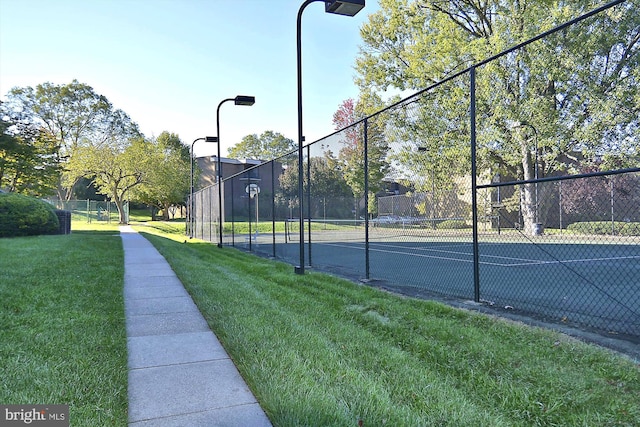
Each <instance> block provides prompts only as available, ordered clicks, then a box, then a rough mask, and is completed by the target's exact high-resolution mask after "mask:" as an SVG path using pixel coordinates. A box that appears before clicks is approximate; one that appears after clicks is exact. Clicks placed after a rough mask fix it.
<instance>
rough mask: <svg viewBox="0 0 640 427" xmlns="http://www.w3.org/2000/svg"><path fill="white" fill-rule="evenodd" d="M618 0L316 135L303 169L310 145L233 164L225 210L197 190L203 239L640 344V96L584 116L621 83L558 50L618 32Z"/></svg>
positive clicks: (624, 73)
mask: <svg viewBox="0 0 640 427" xmlns="http://www.w3.org/2000/svg"><path fill="white" fill-rule="evenodd" d="M614 3H615V4H614ZM614 3H612V4H610V5H608V6H606V7H603V8H601V10H599V11H597V13H592V14H588V15H586V16H585V17H581V18H580V19H577V20H574V21H572V22H570V23H568V24H567V25H563V26H561V27H558V28H557V29H556V30H553V31H549V32H547V33H545V34H543V35H541V36H540V37H536V38H534V39H532V40H530V41H528V42H526V43H523V44H520V45H518V46H516V47H515V48H513V49H510V50H508V51H505V52H504V53H502V54H500V55H496V56H495V57H492V58H490V59H489V60H487V61H483V62H480V63H478V64H476V65H474V66H472V67H471V68H469V69H467V70H464V71H462V72H460V73H458V74H455V75H453V76H451V77H450V78H448V79H445V80H443V81H442V82H440V83H438V84H436V85H433V86H431V87H429V88H427V89H425V90H423V91H420V92H418V93H416V94H415V95H413V96H411V97H409V98H406V99H403V100H402V101H399V102H398V103H396V104H393V105H392V106H390V107H388V108H386V109H383V110H380V111H378V112H376V113H375V114H372V115H370V116H367V117H364V118H362V119H361V120H359V121H358V122H356V123H354V124H353V125H351V126H349V127H347V128H345V129H342V130H340V131H338V132H336V133H334V134H331V135H329V136H327V137H325V138H322V139H320V140H318V141H315V142H313V143H311V144H308V145H306V146H305V147H304V148H303V149H302V159H303V162H304V163H303V168H302V169H303V174H302V176H301V177H299V176H298V153H297V152H293V153H289V154H287V155H286V156H282V157H280V158H277V159H274V160H271V161H269V162H266V163H263V164H261V165H259V166H256V167H253V168H251V169H248V170H246V171H244V172H243V173H241V174H238V175H235V176H233V177H228V178H226V179H224V180H223V182H222V194H223V198H222V200H223V206H222V207H221V208H220V207H219V206H218V202H217V200H218V199H217V194H218V192H217V191H218V187H216V186H212V187H208V188H205V189H203V190H201V191H199V192H197V193H195V194H194V198H193V200H192V201H193V206H194V209H193V210H194V212H193V214H194V215H193V222H192V224H191V227H192V231H193V232H194V236H195V237H198V238H201V239H204V240H209V241H212V242H221V243H222V244H223V245H228V246H235V247H239V248H242V249H246V250H249V251H251V252H254V253H256V254H259V255H262V256H268V257H272V258H275V259H280V260H284V261H286V262H289V263H291V264H293V265H295V266H298V268H299V267H300V266H301V264H302V266H303V267H313V268H315V269H319V270H325V271H329V272H333V273H336V274H340V275H344V276H347V277H350V278H353V279H363V280H366V281H369V282H372V283H377V284H379V285H380V286H384V287H387V288H390V289H394V290H397V291H401V292H407V293H412V294H421V295H427V296H428V295H432V296H440V297H445V298H456V299H465V300H472V301H475V302H476V303H479V304H484V305H486V306H491V307H493V308H494V309H495V310H496V311H506V312H513V313H518V314H522V315H526V316H530V317H535V318H538V319H542V320H545V321H550V322H557V323H563V324H568V325H575V326H579V327H582V328H586V329H592V330H594V331H598V332H600V333H604V334H615V335H616V336H618V337H623V338H626V339H630V340H633V341H639V340H640V268H639V267H638V266H640V168H639V167H637V166H638V165H640V153H639V152H638V146H639V145H640V143H639V141H638V129H639V128H640V123H639V121H640V119H639V117H640V114H638V106H637V104H636V105H635V107H633V105H631V107H629V106H628V107H629V109H627V110H625V111H626V112H629V111H631V113H630V114H627V115H625V114H624V113H625V111H620V113H619V114H618V113H617V112H616V114H618V115H616V116H615V117H612V116H607V115H606V114H603V115H593V116H590V117H589V118H588V120H585V119H584V114H589V113H588V111H587V110H592V109H594V108H597V105H600V104H598V103H599V102H601V101H602V102H604V99H605V98H606V99H607V100H608V101H607V102H609V101H611V97H614V94H613V92H611V93H604V94H601V95H602V96H603V98H597V96H596V95H593V94H592V93H589V94H586V93H583V92H581V90H582V89H581V88H583V87H584V86H585V85H586V84H587V82H588V81H589V80H597V79H600V80H602V78H603V77H602V75H600V74H598V73H601V72H602V67H599V66H598V64H601V63H602V61H601V59H602V58H600V57H598V56H597V55H600V54H594V57H593V58H592V59H591V64H592V67H586V68H587V69H585V70H580V73H575V72H573V71H575V70H573V71H572V69H571V66H570V64H571V61H569V59H570V58H559V55H560V56H561V55H569V56H570V55H571V53H567V49H566V46H564V45H563V43H565V42H566V40H568V39H570V38H571V35H572V34H590V35H592V36H593V37H598V33H597V31H596V29H597V30H598V31H603V32H607V31H609V32H612V31H613V30H611V26H612V25H613V26H615V22H613V21H611V20H609V18H608V17H610V16H620V14H623V15H624V14H625V13H627V12H628V10H627V9H626V8H625V7H626V6H625V4H624V2H614ZM616 8H617V9H616ZM594 22H595V23H597V25H596V24H595V23H594ZM574 48H575V49H577V50H578V51H579V49H580V47H579V46H577V47H576V46H574ZM616 51H617V50H616ZM627 53H628V54H629V55H630V56H632V57H633V58H636V59H637V55H638V47H637V46H636V47H634V49H631V50H630V51H629V52H627ZM579 54H580V55H582V54H587V53H585V52H579ZM588 54H591V52H588ZM532 57H534V59H532ZM560 59H562V60H560ZM527 61H530V62H528V63H529V64H532V62H531V61H533V62H536V61H538V62H537V63H536V67H535V69H534V67H533V66H529V67H526V66H524V67H525V68H526V69H523V68H522V67H523V65H522V64H526V63H527ZM545 61H546V62H545ZM637 62H638V61H637V60H636V61H629V62H628V64H631V65H634V64H637ZM567 64H569V65H567ZM634 66H635V65H634ZM519 67H520V68H519ZM618 71H619V74H618V75H617V76H613V75H611V74H609V75H607V76H606V78H607V79H608V80H607V84H608V85H609V86H610V87H611V88H615V89H616V90H615V93H616V94H617V95H615V96H618V95H620V96H621V98H620V100H619V101H620V102H624V101H625V99H628V98H624V97H625V96H636V98H635V99H637V96H638V86H639V85H640V82H638V81H637V80H638V78H640V77H639V76H640V72H639V71H638V70H637V69H636V68H628V67H627V68H625V65H624V64H621V65H620V67H619V69H618ZM589 73H592V74H589ZM550 82H552V83H553V85H550ZM626 84H628V85H630V86H624V85H626ZM551 86H553V90H549V87H551ZM500 91H502V92H500ZM497 93H500V97H497V95H496V94H497ZM505 94H506V95H505ZM630 94H631V95H630ZM633 94H635V95H633ZM587 95H588V96H587ZM509 96H512V98H509ZM591 96H593V98H589V97H591ZM623 98H624V99H623ZM582 107H584V108H585V109H584V110H582V109H581V108H582ZM633 108H635V110H633ZM620 110H622V109H620ZM543 113H544V114H547V116H546V117H544V114H543ZM578 125H580V126H581V128H580V129H579V130H576V129H575V128H576V127H577V126H578ZM570 131H571V132H573V133H571V132H570ZM578 137H582V138H584V141H587V140H588V139H589V141H590V142H589V144H591V147H592V148H593V151H592V152H591V153H590V154H589V153H588V152H587V148H588V147H587V145H588V144H587V142H584V143H578V142H577V141H578V140H577V139H576V138H578ZM569 143H571V144H572V145H571V144H569ZM583 153H584V154H583ZM611 159H613V160H614V161H617V162H626V164H625V166H629V167H628V168H624V169H621V168H617V169H616V168H612V167H610V166H607V165H608V164H609V163H607V162H611ZM614 163H615V162H614ZM599 169H600V170H602V171H600V170H599ZM607 169H609V170H607ZM299 179H302V180H303V186H302V187H303V194H299V192H298V183H299ZM300 202H302V215H301V214H300V210H301V209H300V208H301V206H300ZM220 211H222V218H221V217H220V215H219V212H220ZM221 224H222V226H223V227H222V230H223V233H222V236H220V233H219V231H218V230H219V229H220V225H221Z"/></svg>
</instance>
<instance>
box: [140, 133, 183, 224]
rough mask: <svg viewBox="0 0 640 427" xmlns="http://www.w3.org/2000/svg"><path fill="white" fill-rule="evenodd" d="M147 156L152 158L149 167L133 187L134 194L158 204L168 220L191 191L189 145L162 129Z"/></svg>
mask: <svg viewBox="0 0 640 427" xmlns="http://www.w3.org/2000/svg"><path fill="white" fill-rule="evenodd" d="M185 148H186V150H185ZM185 154H186V157H185ZM148 156H149V157H150V158H151V159H152V160H151V162H150V164H149V170H148V171H147V173H146V176H145V179H144V181H143V182H142V183H141V185H139V186H137V187H135V188H134V189H132V194H131V198H132V199H135V200H137V201H140V202H142V203H146V204H147V205H151V206H155V207H157V208H158V209H160V210H162V212H163V219H165V220H168V219H169V211H170V208H171V206H175V205H183V204H184V202H185V200H186V197H187V195H188V194H189V190H190V183H189V179H190V176H191V163H190V161H191V160H190V157H189V148H188V147H186V145H184V144H183V143H182V141H181V140H180V138H179V137H178V135H176V134H170V133H169V132H162V133H161V134H160V136H158V138H157V139H156V141H155V144H153V147H152V149H151V152H150V153H148Z"/></svg>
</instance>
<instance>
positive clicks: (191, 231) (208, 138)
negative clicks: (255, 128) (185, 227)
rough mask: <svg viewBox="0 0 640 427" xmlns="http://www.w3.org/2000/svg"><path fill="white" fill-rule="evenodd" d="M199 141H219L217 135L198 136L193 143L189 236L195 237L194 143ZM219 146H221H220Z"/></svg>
mask: <svg viewBox="0 0 640 427" xmlns="http://www.w3.org/2000/svg"><path fill="white" fill-rule="evenodd" d="M198 141H205V142H218V137H217V136H205V137H204V138H196V139H194V140H193V142H192V143H191V151H190V153H191V181H190V183H191V185H190V190H189V218H188V219H189V238H193V161H194V158H193V145H194V144H195V143H196V142H198ZM218 147H219V146H218Z"/></svg>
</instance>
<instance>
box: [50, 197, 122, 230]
mask: <svg viewBox="0 0 640 427" xmlns="http://www.w3.org/2000/svg"><path fill="white" fill-rule="evenodd" d="M47 202H49V203H50V204H51V205H53V206H55V208H56V209H61V210H65V211H69V212H71V220H72V221H85V222H87V223H92V222H104V223H106V224H111V223H116V224H117V223H118V222H119V221H120V214H119V212H118V207H117V206H116V204H115V202H109V201H101V200H67V201H64V200H53V199H50V200H47ZM123 212H124V217H125V223H128V222H129V202H127V201H125V202H124V203H123Z"/></svg>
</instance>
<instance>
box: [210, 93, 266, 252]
mask: <svg viewBox="0 0 640 427" xmlns="http://www.w3.org/2000/svg"><path fill="white" fill-rule="evenodd" d="M228 101H233V102H234V103H235V105H248V106H251V105H253V104H255V103H256V98H255V96H246V95H238V96H236V97H235V98H227V99H223V100H222V101H220V104H218V110H217V112H216V132H217V135H218V136H217V140H218V162H217V165H216V174H217V175H218V216H219V217H218V225H219V227H218V247H219V248H221V247H222V213H223V212H224V209H223V207H222V162H221V161H220V107H222V104H224V103H225V102H228Z"/></svg>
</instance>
